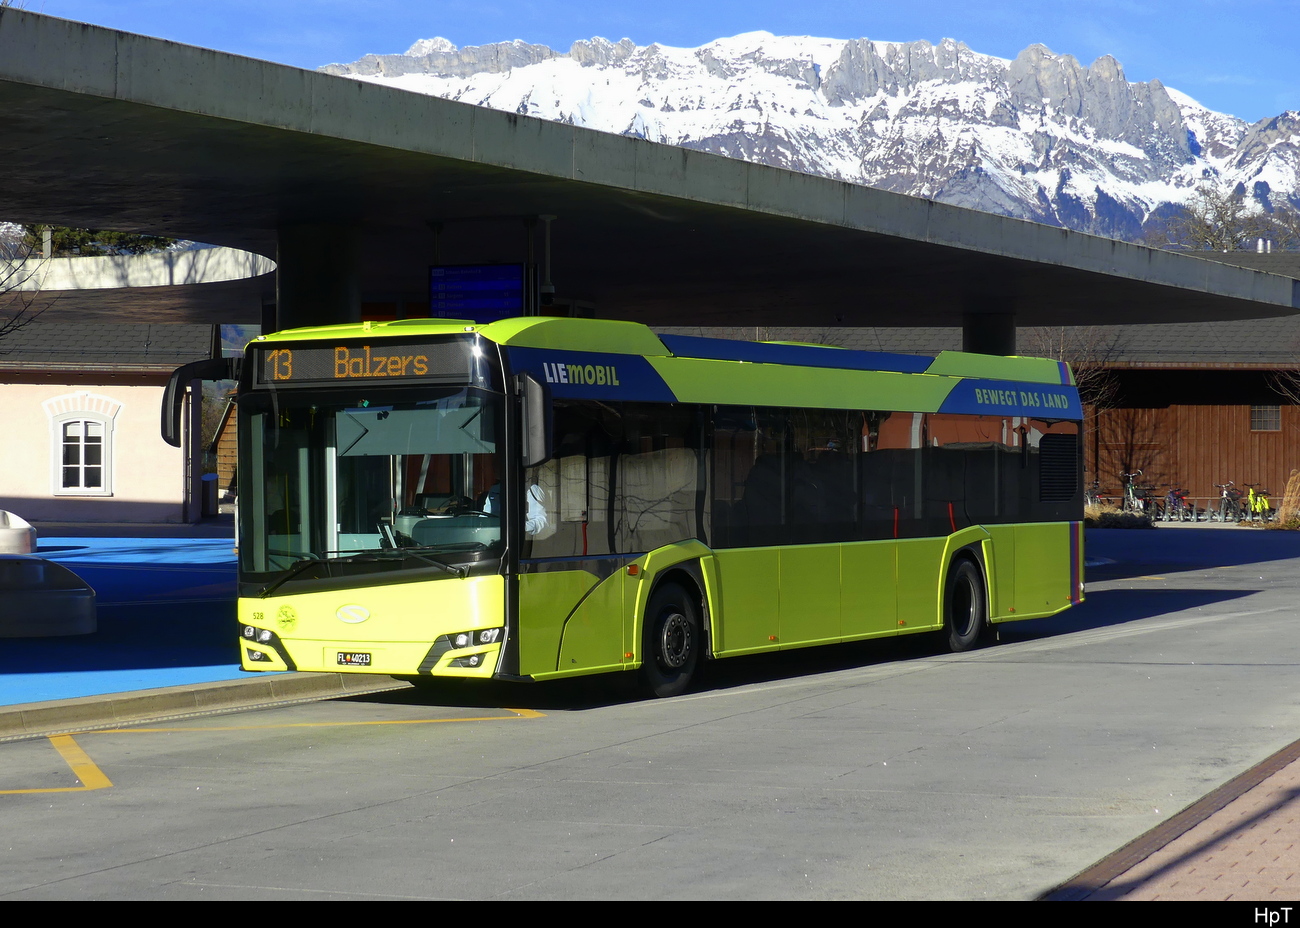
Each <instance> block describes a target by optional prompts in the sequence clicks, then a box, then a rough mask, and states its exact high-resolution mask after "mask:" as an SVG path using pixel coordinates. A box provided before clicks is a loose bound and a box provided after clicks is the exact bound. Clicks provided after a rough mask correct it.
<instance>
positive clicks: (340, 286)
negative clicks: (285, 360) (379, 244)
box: [263, 223, 361, 332]
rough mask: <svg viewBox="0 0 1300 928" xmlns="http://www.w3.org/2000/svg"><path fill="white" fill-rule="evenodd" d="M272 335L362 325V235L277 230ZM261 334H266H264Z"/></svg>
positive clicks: (324, 229) (318, 227)
mask: <svg viewBox="0 0 1300 928" xmlns="http://www.w3.org/2000/svg"><path fill="white" fill-rule="evenodd" d="M276 263H277V265H278V270H277V271H276V279H275V295H276V305H275V319H274V331H279V330H281V329H291V328H296V327H299V326H312V325H333V324H335V323H343V322H360V321H361V233H360V229H359V228H358V227H357V226H355V225H343V224H339V223H304V224H296V225H284V226H281V227H280V228H279V230H278V241H277V247H276ZM263 331H264V332H265V331H268V329H266V328H265V324H264V328H263Z"/></svg>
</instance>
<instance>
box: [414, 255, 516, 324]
mask: <svg viewBox="0 0 1300 928" xmlns="http://www.w3.org/2000/svg"><path fill="white" fill-rule="evenodd" d="M525 280H526V277H525V271H524V265H522V264H459V265H441V266H434V267H431V268H429V315H430V316H432V317H433V318H435V319H470V320H472V321H474V322H479V323H484V322H496V321H497V320H498V319H508V318H510V317H512V316H523V315H527V314H528V294H527V287H526V286H525Z"/></svg>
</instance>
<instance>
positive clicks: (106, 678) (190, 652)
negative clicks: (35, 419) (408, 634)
mask: <svg viewBox="0 0 1300 928" xmlns="http://www.w3.org/2000/svg"><path fill="white" fill-rule="evenodd" d="M1183 528H1184V527H1182V526H1170V527H1161V528H1159V529H1157V530H1156V532H1155V533H1150V532H1136V531H1134V532H1117V531H1110V532H1094V533H1090V534H1089V539H1088V542H1089V554H1090V557H1104V558H1105V559H1106V560H1107V561H1109V562H1110V564H1111V565H1112V568H1113V567H1114V565H1119V569H1120V570H1121V571H1122V569H1123V565H1124V564H1125V563H1128V562H1131V563H1133V564H1135V565H1138V566H1137V568H1135V569H1141V566H1142V565H1143V564H1145V563H1148V562H1150V561H1151V560H1152V558H1153V551H1154V552H1158V554H1157V555H1155V556H1156V557H1157V559H1158V560H1159V562H1160V564H1161V565H1162V569H1164V570H1168V571H1176V570H1178V569H1180V568H1186V569H1190V568H1192V567H1193V566H1202V567H1203V566H1207V565H1206V563H1205V562H1206V560H1207V555H1206V543H1205V541H1204V540H1203V539H1205V538H1206V537H1208V536H1205V535H1204V534H1203V533H1201V532H1196V531H1193V532H1184V531H1182V529H1183ZM1188 528H1193V527H1192V526H1188ZM56 531H58V529H55V528H51V527H46V528H45V529H44V530H43V532H42V537H41V550H40V551H39V552H38V553H39V554H41V555H42V556H46V557H50V558H51V559H55V560H59V561H60V562H62V563H64V564H66V565H67V566H69V567H70V568H72V569H73V570H75V571H76V572H78V573H79V574H80V575H81V576H82V577H83V578H84V579H86V580H88V581H89V582H90V583H91V585H92V586H94V587H95V589H96V590H97V592H98V595H99V604H100V612H99V616H100V630H99V632H98V633H97V634H96V635H94V636H85V637H83V638H65V639H12V640H9V641H6V644H5V648H4V649H0V739H13V738H30V737H33V736H34V735H36V734H38V733H50V732H55V731H80V730H88V729H92V728H103V727H108V726H112V725H120V724H123V723H124V722H131V721H136V722H138V721H143V720H146V719H158V718H178V717H183V716H186V715H197V714H208V713H212V712H221V711H230V710H232V709H238V708H245V707H249V706H260V705H271V704H283V703H287V702H292V701H296V700H308V699H319V698H323V697H327V696H334V695H343V694H346V693H354V692H366V691H376V690H380V689H393V688H396V687H397V686H398V684H395V683H394V682H393V681H391V680H389V679H387V678H383V677H369V676H354V675H334V674H321V675H313V674H282V675H258V676H256V677H250V676H249V675H247V674H243V673H241V672H240V671H239V669H238V666H237V664H236V650H235V644H234V641H233V636H232V635H231V633H230V630H231V628H232V626H233V615H234V612H233V597H234V556H233V552H232V549H231V539H230V527H229V524H228V521H227V522H225V523H224V524H223V523H217V524H216V525H209V526H206V527H203V528H201V529H199V530H198V531H193V530H185V531H181V532H179V533H178V532H177V531H176V530H162V531H159V532H155V533H153V535H154V537H144V536H143V535H142V534H141V533H140V532H139V531H138V530H133V531H132V533H131V534H127V533H126V532H125V531H124V530H122V529H121V528H119V529H118V530H117V531H112V530H108V531H106V532H105V533H104V534H102V535H100V537H89V536H88V535H87V533H85V532H84V531H80V530H74V529H71V528H64V529H63V530H62V533H61V534H56ZM1221 531H1229V530H1227V529H1221ZM1270 534H1272V533H1270ZM1297 541H1300V539H1297ZM1277 547H1278V546H1277V545H1276V544H1273V543H1272V542H1271V540H1270V539H1268V538H1266V537H1265V536H1264V534H1263V533H1261V532H1258V531H1255V530H1250V529H1241V530H1238V531H1237V532H1234V533H1233V538H1232V545H1231V550H1227V549H1222V550H1217V551H1216V552H1215V554H1214V555H1213V557H1212V558H1211V560H1214V559H1217V560H1218V561H1223V562H1231V563H1233V564H1236V565H1240V564H1243V563H1252V562H1253V560H1252V559H1255V558H1258V559H1261V560H1264V559H1268V558H1275V557H1278V556H1280V555H1278V554H1277V553H1276V549H1277ZM1286 547H1287V548H1288V553H1287V554H1286V556H1289V557H1295V556H1297V555H1300V544H1298V545H1289V546H1286ZM1291 547H1295V548H1297V550H1296V551H1295V552H1290V550H1289V549H1290V548H1291ZM1211 566H1212V565H1211ZM178 618H179V620H180V621H178ZM1298 734H1300V733H1298ZM1298 873H1300V742H1296V743H1294V744H1292V745H1290V746H1289V747H1287V748H1285V749H1284V750H1282V751H1280V752H1279V753H1277V754H1276V755H1274V756H1273V757H1272V758H1269V759H1268V760H1266V761H1264V762H1263V763H1261V764H1258V765H1256V766H1255V767H1254V768H1252V769H1251V770H1248V771H1245V772H1244V773H1242V774H1240V775H1239V776H1236V777H1235V778H1233V779H1232V780H1230V781H1229V782H1228V783H1225V784H1223V785H1222V786H1221V787H1219V788H1217V789H1215V790H1214V791H1212V792H1211V793H1210V794H1208V795H1207V796H1205V797H1203V798H1202V799H1201V800H1199V801H1198V802H1196V803H1193V804H1192V805H1191V806H1189V807H1188V808H1186V809H1184V810H1183V811H1181V812H1179V813H1178V814H1176V815H1175V816H1173V817H1172V818H1170V819H1168V820H1166V821H1164V822H1162V823H1161V824H1160V825H1158V826H1157V827H1155V828H1154V829H1152V830H1151V831H1150V832H1148V833H1147V834H1145V835H1142V836H1141V837H1139V838H1138V839H1137V840H1135V841H1134V842H1132V843H1131V844H1129V845H1128V846H1126V847H1124V848H1120V849H1118V850H1117V851H1116V852H1115V853H1114V854H1112V855H1110V856H1109V857H1107V858H1105V859H1104V860H1102V861H1099V862H1098V863H1097V864H1096V865H1094V866H1093V867H1090V868H1088V869H1087V870H1086V871H1084V872H1083V873H1080V874H1079V875H1077V876H1076V877H1075V878H1073V879H1071V880H1070V881H1068V882H1067V883H1066V884H1065V885H1063V886H1062V887H1060V888H1058V889H1057V890H1055V891H1053V892H1051V893H1049V894H1047V896H1046V897H1045V898H1048V899H1059V900H1082V899H1091V900H1150V899H1182V900H1188V899H1211V900H1251V901H1262V902H1277V903H1281V902H1283V901H1286V900H1288V899H1292V898H1295V897H1296V895H1297V890H1300V875H1298Z"/></svg>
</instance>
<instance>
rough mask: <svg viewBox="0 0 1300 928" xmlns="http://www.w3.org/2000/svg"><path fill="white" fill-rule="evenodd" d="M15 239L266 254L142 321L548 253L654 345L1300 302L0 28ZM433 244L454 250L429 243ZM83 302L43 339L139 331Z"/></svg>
mask: <svg viewBox="0 0 1300 928" xmlns="http://www.w3.org/2000/svg"><path fill="white" fill-rule="evenodd" d="M0 126H3V132H0V163H3V164H4V166H5V171H4V177H3V180H2V181H0V218H4V219H8V220H11V221H18V222H39V223H53V224H58V225H69V226H77V227H85V228H106V229H122V230H138V231H146V232H152V233H158V234H166V235H172V236H178V237H182V238H189V239H194V240H198V241H203V242H210V243H213V244H217V245H224V246H230V247H234V248H240V249H244V250H246V251H251V252H255V253H258V254H261V255H265V256H267V257H272V258H274V259H275V260H276V261H277V262H278V264H279V270H278V272H277V274H276V277H277V280H276V283H275V288H276V289H275V291H272V290H271V287H270V280H269V278H266V279H253V280H251V281H246V282H243V283H235V284H231V283H230V282H226V283H224V284H220V285H211V286H212V287H216V288H218V289H208V290H206V291H205V289H204V286H199V287H189V288H176V287H162V288H152V289H150V290H144V289H142V290H134V291H132V292H131V294H130V298H129V301H130V306H131V314H132V318H133V319H134V321H161V320H173V321H178V322H181V321H184V322H195V321H207V322H242V323H258V322H262V321H263V307H264V306H270V305H274V315H273V316H269V317H268V318H269V319H273V320H274V324H275V325H276V326H277V327H287V326H291V325H299V324H306V323H319V322H332V321H349V320H355V319H357V318H359V314H360V311H361V310H360V307H361V304H362V303H363V302H388V303H398V304H408V305H409V306H410V307H411V308H414V307H416V306H418V305H420V304H423V303H424V302H425V300H426V299H427V283H426V268H427V265H429V264H430V263H433V262H434V261H435V259H436V260H437V261H439V262H441V263H470V262H489V261H521V260H524V259H525V258H526V257H527V256H528V254H529V249H530V248H531V249H532V254H533V257H534V259H538V260H539V259H540V250H539V249H540V233H539V232H538V231H537V230H536V229H535V228H534V229H533V230H532V231H531V232H530V231H528V228H527V226H526V224H525V222H526V219H527V218H528V217H536V216H538V215H542V214H549V215H554V216H556V217H558V218H557V219H556V220H555V222H554V223H553V240H554V250H553V258H552V267H553V276H554V280H555V284H556V288H557V295H558V296H559V297H560V298H561V299H570V300H577V301H583V302H586V303H590V304H593V305H594V307H595V312H596V314H597V315H599V316H603V317H608V318H622V319H634V320H638V321H643V322H647V323H652V324H661V325H695V324H700V325H783V324H792V323H797V324H801V325H810V326H862V325H883V326H888V325H963V326H964V327H965V342H966V345H967V347H968V348H971V349H973V350H988V351H1008V350H1010V349H1011V348H1012V347H1013V344H1014V326H1015V325H1016V324H1020V325H1055V324H1070V323H1076V324H1077V323H1091V324H1120V323H1132V322H1159V321H1202V320H1214V319H1234V318H1238V319H1240V318H1259V317H1264V316H1273V315H1281V314H1288V313H1292V312H1295V311H1297V310H1298V309H1300V283H1297V282H1296V281H1294V280H1291V279H1288V278H1283V277H1277V276H1273V275H1270V274H1266V273H1262V272H1258V271H1253V270H1248V269H1243V268H1237V267H1229V266H1226V265H1223V264H1219V263H1214V262H1210V261H1204V260H1199V259H1197V258H1193V257H1188V256H1185V255H1177V254H1171V253H1168V252H1161V251H1156V250H1152V249H1148V248H1144V247H1140V246H1136V245H1129V244H1126V243H1123V242H1116V241H1112V240H1109V239H1102V238H1097V237H1094V236H1089V235H1084V234H1080V233H1076V232H1068V231H1064V230H1061V229H1057V228H1052V227H1048V226H1042V225H1036V224H1033V223H1028V222H1023V221H1019V220H1013V219H1006V218H1002V217H998V216H993V215H988V214H984V213H978V212H974V211H970V210H964V209H960V208H956V207H952V206H946V205H943V204H939V203H935V202H932V201H927V200H921V199H916V198H912V197H906V196H900V195H897V194H891V193H887V192H884V191H880V190H874V189H871V188H866V187H861V186H856V185H853V184H848V183H842V182H838V181H834V180H829V179H825V178H820V177H813V176H808V175H803V174H796V173H792V172H789V171H783V170H779V169H776V168H770V167H764V166H759V165H753V164H748V163H745V162H741V161H734V160H731V159H727V158H722V157H719V156H715V155H708V154H702V153H699V152H694V151H689V150H685V149H680V148H675V147H670V146H665V145H658V144H653V143H650V142H646V141H643V140H639V139H634V138H626V137H621V136H615V135H610V134H606V133H600V132H595V131H591V130H586V129H580V128H575V127H573V126H568V125H562V124H558V123H552V122H546V121H542V120H537V119H530V118H527V117H523V116H517V115H514V114H510V113H502V112H497V111H494V110H489V109H484V108H480V107H474V106H469V105H466V104H461V103H454V102H450V101H446V100H441V99H437V98H434V97H428V96H423V95H418V94H412V93H408V92H404V91H401V90H395V89H392V88H388V87H381V86H376V85H372V84H366V83H361V82H358V81H353V80H349V79H346V78H339V77H334V76H330V75H326V74H320V73H317V72H313V71H304V70H300V69H297V68H291V67H286V66H283V65H277V64H271V63H268V62H263V61H256V60H252V59H248V58H242V57H239V56H236V55H230V54H225V53H221V52H215V51H209V50H205V49H199V48H192V47H188V46H183V45H178V44H175V43H171V42H165V41H161V40H158V39H152V38H146V37H142V36H136V35H130V34H127V33H122V32H116V31H113V30H109V29H103V28H100V27H97V26H90V25H83V24H79V23H72V22H67V21H64V20H59V19H55V18H52V17H48V16H43V15H38V14H35V13H30V12H26V11H22V10H15V9H0ZM435 230H437V231H435ZM122 297H123V294H120V293H119V294H116V295H111V294H105V293H100V294H95V293H94V292H91V291H81V292H79V293H77V294H74V295H72V296H71V298H69V299H60V300H59V301H58V303H56V304H55V308H53V309H52V310H51V311H50V313H51V315H50V316H49V317H48V318H50V319H55V320H57V319H63V320H72V319H81V320H87V321H91V320H97V321H103V320H105V319H114V318H120V314H121V313H122V311H123V299H122Z"/></svg>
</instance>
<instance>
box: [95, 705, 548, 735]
mask: <svg viewBox="0 0 1300 928" xmlns="http://www.w3.org/2000/svg"><path fill="white" fill-rule="evenodd" d="M506 711H507V712H513V713H515V714H514V715H481V716H474V717H472V718H465V719H381V720H378V721H374V722H285V723H283V724H277V725H211V726H205V725H174V726H171V727H169V728H99V729H96V730H95V731H86V732H82V734H83V735H137V734H138V735H149V734H158V733H159V732H172V731H267V730H270V729H274V728H345V727H347V726H350V725H445V724H448V723H450V722H514V721H517V720H519V719H544V718H546V716H545V715H543V714H542V713H541V712H535V711H533V710H532V709H507V710H506Z"/></svg>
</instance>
